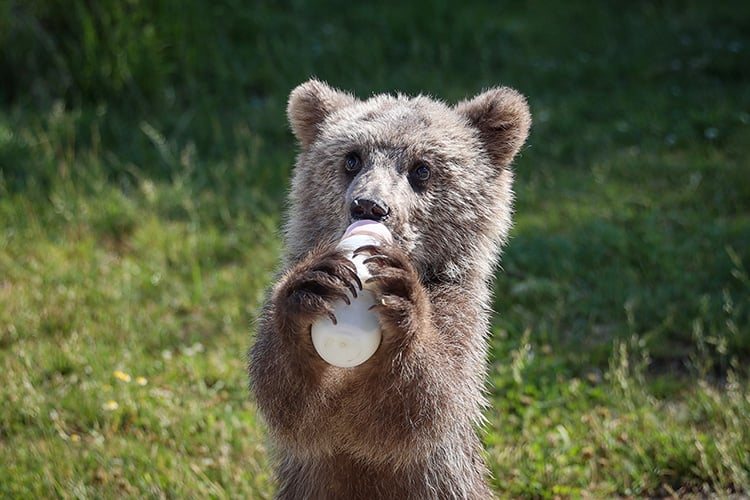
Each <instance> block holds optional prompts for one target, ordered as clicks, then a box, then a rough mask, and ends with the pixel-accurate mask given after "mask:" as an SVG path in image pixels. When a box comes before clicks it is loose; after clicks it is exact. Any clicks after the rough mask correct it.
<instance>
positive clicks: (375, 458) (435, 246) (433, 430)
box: [249, 80, 531, 499]
mask: <svg viewBox="0 0 750 500" xmlns="http://www.w3.org/2000/svg"><path fill="white" fill-rule="evenodd" d="M288 115H289V120H290V123H291V125H292V129H293V131H294V133H295V135H296V137H297V138H298V140H299V142H300V145H301V147H302V150H301V152H300V154H299V157H298V159H297V164H296V167H295V170H294V176H293V179H292V189H291V193H290V207H289V212H288V218H287V222H286V227H285V230H286V255H285V258H284V263H283V269H284V271H283V272H282V274H281V275H280V278H279V280H278V282H277V283H276V284H275V286H274V287H273V289H272V290H271V293H270V295H269V297H268V300H267V302H266V305H265V307H264V309H263V311H262V315H261V317H260V319H259V323H258V331H257V337H256V342H255V344H254V346H253V347H252V348H251V351H250V356H251V361H250V368H249V370H250V377H251V384H252V389H253V391H254V393H255V396H256V399H257V403H258V407H259V409H260V411H261V412H262V414H263V415H264V416H265V418H266V420H267V422H268V426H269V428H270V432H271V435H272V438H273V441H274V444H275V448H276V450H275V451H276V456H277V459H278V468H277V476H278V480H279V492H278V496H279V497H280V498H420V499H422V498H487V497H489V496H491V493H490V491H489V488H488V486H487V483H486V474H487V470H486V466H485V464H484V462H483V460H482V458H481V456H480V450H481V443H480V440H479V438H478V437H477V434H476V431H475V429H476V427H477V426H479V425H481V423H482V414H481V410H482V407H483V406H484V405H485V400H484V397H483V394H482V393H483V385H484V378H485V371H486V368H485V364H486V354H487V345H486V344H487V342H486V336H487V332H488V321H489V306H490V298H491V297H490V294H491V292H490V288H489V283H490V280H491V278H492V273H493V271H494V269H495V266H496V263H497V260H498V256H499V251H500V247H501V245H502V244H503V243H504V242H505V240H506V238H507V234H508V230H509V228H510V224H511V212H512V191H511V185H512V180H513V175H512V171H511V170H510V169H509V167H508V166H509V164H510V162H511V161H512V159H513V157H514V156H515V155H516V154H517V152H518V150H519V149H520V148H521V146H522V145H523V142H524V141H525V140H526V136H527V134H528V130H529V126H530V123H531V117H530V114H529V110H528V106H527V104H526V101H525V99H524V98H523V97H522V96H521V95H520V94H519V93H517V92H516V91H514V90H511V89H508V88H495V89H491V90H488V91H486V92H484V93H482V94H480V95H478V96H476V97H475V98H473V99H470V100H467V101H463V102H461V103H459V104H457V105H455V106H453V107H449V106H447V105H445V104H443V103H441V102H438V101H435V100H432V99H430V98H427V97H424V96H418V97H413V98H409V97H405V96H401V95H398V96H390V95H377V96H374V97H372V98H370V99H368V100H365V101H360V100H358V99H356V98H355V97H353V96H352V95H350V94H347V93H344V92H340V91H337V90H334V89H332V88H330V87H328V86H327V85H325V84H324V83H321V82H319V81H316V80H311V81H309V82H306V83H304V84H302V85H300V86H299V87H297V88H296V89H295V90H294V91H293V92H292V94H291V96H290V98H289V107H288ZM350 152H357V153H358V154H359V155H360V157H361V158H362V169H361V170H360V171H359V172H358V173H357V174H356V175H351V174H347V172H346V171H345V169H344V161H345V160H344V159H345V157H346V155H347V154H348V153H350ZM420 162H422V163H424V164H426V165H427V166H428V167H429V168H430V178H429V179H428V181H427V183H426V185H424V186H416V185H415V184H414V183H412V182H410V178H409V173H410V171H411V170H412V169H413V168H414V166H415V165H418V164H419V163H420ZM356 198H367V199H373V200H378V201H381V202H382V203H384V204H387V205H388V207H389V208H390V214H389V215H388V217H387V219H385V221H384V223H385V224H386V226H388V227H389V229H391V231H392V233H393V234H394V237H395V242H394V244H391V245H387V246H385V247H383V248H380V249H377V250H374V249H369V250H368V253H370V254H371V255H372V257H371V258H370V259H369V264H368V265H369V267H370V269H371V272H372V274H373V275H374V278H373V281H374V283H375V285H376V287H377V294H378V301H379V304H380V305H379V306H378V307H377V308H376V310H377V312H378V315H379V317H380V320H381V326H382V331H383V341H382V344H381V345H380V347H379V348H378V351H377V352H376V353H375V355H374V356H373V357H372V358H370V359H369V360H368V361H366V362H365V363H363V364H362V365H360V366H357V367H355V368H348V369H347V368H337V367H334V366H331V365H328V364H326V363H325V362H324V361H323V360H322V359H321V358H320V357H319V356H318V355H317V353H316V352H315V350H314V348H313V346H312V341H311V338H310V326H311V324H312V323H313V322H314V321H315V320H316V319H318V318H320V317H322V316H324V315H326V314H329V313H331V312H332V310H331V303H332V302H333V301H335V300H336V298H338V297H340V296H341V295H342V294H346V293H348V290H349V289H350V288H351V287H355V289H356V286H357V285H356V280H355V278H354V277H353V272H352V266H351V264H350V263H349V262H348V261H347V260H346V259H345V258H344V257H343V256H342V255H341V253H340V252H339V251H338V250H336V248H335V245H336V242H337V241H338V239H339V238H340V237H341V234H342V233H343V231H344V229H345V228H346V227H347V226H348V225H349V224H350V223H351V222H352V215H351V213H350V203H351V202H352V200H353V199H356Z"/></svg>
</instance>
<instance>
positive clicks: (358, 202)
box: [349, 198, 391, 222]
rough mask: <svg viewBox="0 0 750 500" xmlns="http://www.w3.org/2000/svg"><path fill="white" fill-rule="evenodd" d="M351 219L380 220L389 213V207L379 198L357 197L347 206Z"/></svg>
mask: <svg viewBox="0 0 750 500" xmlns="http://www.w3.org/2000/svg"><path fill="white" fill-rule="evenodd" d="M349 210H350V212H351V214H352V219H354V220H361V219H370V220H374V221H378V222H382V221H383V220H385V219H386V217H388V214H390V213H391V209H390V208H388V205H386V204H385V202H383V201H380V200H368V199H366V198H357V199H355V200H354V201H352V203H351V205H350V206H349Z"/></svg>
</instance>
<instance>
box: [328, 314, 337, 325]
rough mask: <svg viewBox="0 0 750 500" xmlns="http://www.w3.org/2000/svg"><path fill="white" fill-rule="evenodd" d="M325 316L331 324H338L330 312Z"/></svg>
mask: <svg viewBox="0 0 750 500" xmlns="http://www.w3.org/2000/svg"><path fill="white" fill-rule="evenodd" d="M327 314H328V318H329V319H330V320H331V323H333V324H334V325H335V324H338V321H337V320H336V316H334V314H333V313H332V312H330V311H328V313H327Z"/></svg>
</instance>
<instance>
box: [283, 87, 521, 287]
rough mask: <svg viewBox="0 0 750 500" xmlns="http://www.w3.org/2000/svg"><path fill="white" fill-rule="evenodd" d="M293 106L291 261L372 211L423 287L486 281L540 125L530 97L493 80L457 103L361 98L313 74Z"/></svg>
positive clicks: (332, 239) (288, 229) (293, 99)
mask: <svg viewBox="0 0 750 500" xmlns="http://www.w3.org/2000/svg"><path fill="white" fill-rule="evenodd" d="M287 113H288V117H289V121H290V124H291V127H292V131H293V132H294V135H295V136H296V137H297V139H298V141H299V143H300V146H301V151H300V154H299V156H298V158H297V164H296V166H295V169H294V173H293V178H292V189H291V193H290V206H289V212H288V214H287V222H286V236H287V241H286V244H287V251H288V256H287V258H288V260H290V261H296V260H298V259H300V258H302V257H303V256H304V255H305V254H306V253H307V252H309V251H310V250H311V249H312V248H314V247H315V246H316V245H318V244H321V243H327V242H335V241H338V239H339V238H340V237H341V235H342V234H343V232H344V230H345V229H346V227H347V226H348V225H349V224H351V223H352V222H353V221H354V220H356V219H361V218H370V219H375V220H379V221H381V222H383V223H384V224H385V225H386V226H387V227H388V228H389V229H390V230H391V232H392V233H393V235H394V238H395V240H396V242H397V243H398V244H399V245H400V246H401V247H402V248H403V249H405V250H406V251H407V253H408V254H409V256H410V257H411V259H412V262H413V263H414V265H415V267H416V269H417V271H418V272H419V273H420V276H421V277H422V280H423V281H424V282H425V283H427V282H429V281H433V280H437V281H459V282H460V281H463V280H465V279H467V278H469V277H470V276H474V277H477V276H479V277H482V278H484V279H487V278H488V277H489V273H490V272H491V271H492V268H493V266H494V264H495V262H496V260H497V256H498V252H499V249H500V246H501V244H502V243H504V241H505V240H506V238H507V235H508V230H509V229H510V225H511V214H512V205H513V193H512V182H513V172H512V171H511V169H510V168H509V165H510V163H511V161H512V160H513V158H514V157H515V155H516V154H517V153H518V151H519V149H520V148H521V146H522V145H523V143H524V141H525V140H526V137H527V135H528V132H529V127H530V125H531V115H530V113H529V108H528V105H527V104H526V100H525V99H524V97H523V96H522V95H521V94H519V93H518V92H516V91H515V90H512V89H510V88H507V87H499V88H493V89H490V90H488V91H486V92H483V93H481V94H479V95H477V96H476V97H474V98H472V99H468V100H465V101H462V102H460V103H458V104H456V105H455V106H448V105H446V104H444V103H442V102H439V101H436V100H433V99H431V98H429V97H425V96H417V97H406V96H402V95H397V96H392V95H376V96H373V97H371V98H370V99H367V100H364V101H363V100H359V99H357V98H355V97H354V96H352V95H351V94H348V93H345V92H341V91H339V90H336V89H333V88H331V87H329V86H328V85H326V84H325V83H322V82H320V81H317V80H310V81H308V82H306V83H303V84H302V85H300V86H298V87H297V88H296V89H294V90H293V91H292V93H291V95H290V97H289V104H288V108H287Z"/></svg>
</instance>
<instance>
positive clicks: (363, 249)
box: [353, 245, 380, 256]
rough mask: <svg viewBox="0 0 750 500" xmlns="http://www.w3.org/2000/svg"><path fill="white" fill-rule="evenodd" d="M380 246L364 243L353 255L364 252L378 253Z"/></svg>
mask: <svg viewBox="0 0 750 500" xmlns="http://www.w3.org/2000/svg"><path fill="white" fill-rule="evenodd" d="M378 250H380V247H379V246H377V245H364V246H361V247H359V248H357V249H356V250H354V252H353V255H355V256H356V255H362V254H363V253H369V254H370V255H372V254H375V253H377V251H378Z"/></svg>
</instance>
